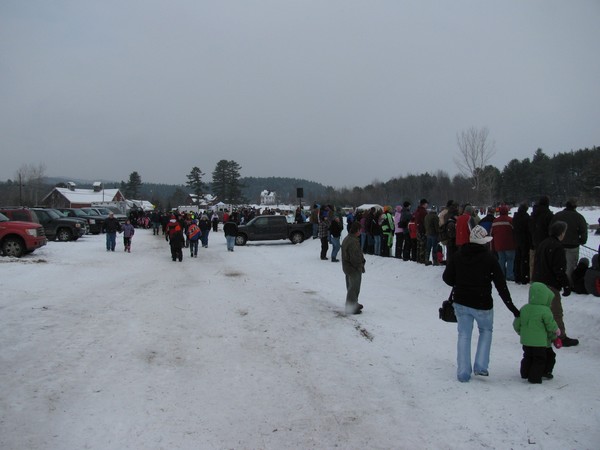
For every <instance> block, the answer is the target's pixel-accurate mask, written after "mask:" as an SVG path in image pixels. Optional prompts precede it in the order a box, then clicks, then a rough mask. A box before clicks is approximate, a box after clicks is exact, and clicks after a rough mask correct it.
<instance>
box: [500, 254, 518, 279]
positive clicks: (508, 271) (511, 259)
mask: <svg viewBox="0 0 600 450" xmlns="http://www.w3.org/2000/svg"><path fill="white" fill-rule="evenodd" d="M497 253H498V262H499V263H500V268H501V269H502V273H503V274H504V278H505V279H507V280H508V281H515V251H514V250H504V251H502V252H497Z"/></svg>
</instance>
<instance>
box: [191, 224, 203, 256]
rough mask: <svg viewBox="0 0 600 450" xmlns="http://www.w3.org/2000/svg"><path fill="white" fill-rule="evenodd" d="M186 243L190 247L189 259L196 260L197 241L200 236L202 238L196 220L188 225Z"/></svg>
mask: <svg viewBox="0 0 600 450" xmlns="http://www.w3.org/2000/svg"><path fill="white" fill-rule="evenodd" d="M187 235H188V242H189V247H190V257H191V258H197V257H198V241H199V240H200V236H202V231H200V227H199V226H198V220H197V219H194V220H192V223H191V224H190V225H189V227H188V230H187Z"/></svg>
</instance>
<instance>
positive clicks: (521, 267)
mask: <svg viewBox="0 0 600 450" xmlns="http://www.w3.org/2000/svg"><path fill="white" fill-rule="evenodd" d="M528 209H529V206H527V203H521V204H520V205H519V208H518V209H517V212H516V213H515V214H514V216H513V221H512V223H513V229H514V236H515V244H516V249H515V265H514V271H515V283H517V284H528V283H529V276H530V270H529V251H530V250H531V245H532V243H531V234H530V233H529V220H530V217H529V213H528V212H527V210H528Z"/></svg>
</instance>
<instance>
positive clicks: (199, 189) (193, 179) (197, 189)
mask: <svg viewBox="0 0 600 450" xmlns="http://www.w3.org/2000/svg"><path fill="white" fill-rule="evenodd" d="M186 176H187V179H188V181H187V182H186V183H185V184H186V186H188V187H190V188H191V189H192V191H193V192H194V194H195V195H196V199H197V201H198V203H200V198H201V197H202V194H203V193H204V182H203V181H202V177H203V176H204V173H202V171H201V170H200V169H199V168H198V167H195V166H194V167H193V168H192V170H191V172H190V173H189V174H188V175H186Z"/></svg>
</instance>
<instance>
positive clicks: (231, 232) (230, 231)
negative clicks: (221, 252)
mask: <svg viewBox="0 0 600 450" xmlns="http://www.w3.org/2000/svg"><path fill="white" fill-rule="evenodd" d="M223 232H224V233H225V240H226V241H227V251H230V252H232V251H233V248H234V247H235V238H236V236H237V232H238V226H237V223H235V216H234V215H233V214H232V215H231V216H229V220H228V221H227V222H226V223H225V225H223Z"/></svg>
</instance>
